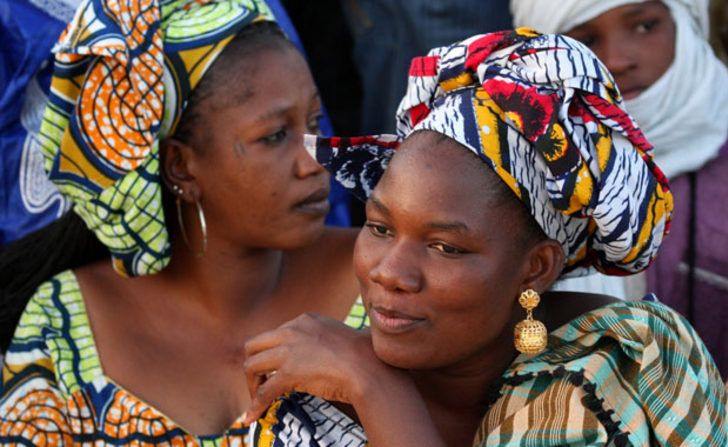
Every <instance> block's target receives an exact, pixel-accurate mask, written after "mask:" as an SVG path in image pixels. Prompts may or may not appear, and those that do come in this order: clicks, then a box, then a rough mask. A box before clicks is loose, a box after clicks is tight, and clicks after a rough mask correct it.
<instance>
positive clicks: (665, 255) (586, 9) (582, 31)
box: [511, 0, 728, 378]
mask: <svg viewBox="0 0 728 447" xmlns="http://www.w3.org/2000/svg"><path fill="white" fill-rule="evenodd" d="M708 6H709V0H661V1H655V0H651V1H645V0H561V1H560V2H559V3H558V5H555V4H554V2H551V1H548V0H511V12H512V13H513V19H514V25H515V26H517V27H520V26H528V27H532V28H536V29H537V30H539V31H541V32H547V33H554V32H558V33H565V34H567V35H569V36H571V37H574V38H576V39H578V40H581V41H582V42H584V43H586V44H587V45H588V46H590V47H591V49H592V50H593V51H594V52H595V53H596V54H597V55H598V56H599V57H600V59H601V60H602V61H604V63H605V65H607V67H608V68H609V70H610V71H611V72H612V73H613V74H614V77H615V80H616V82H617V86H618V87H619V89H620V90H621V92H622V95H623V97H624V99H625V102H626V106H627V110H628V111H629V112H630V113H631V114H632V115H633V116H634V117H635V119H636V120H637V122H639V123H640V125H641V127H642V130H643V131H644V132H645V134H646V135H647V138H648V139H649V140H650V141H651V142H652V143H653V144H654V146H655V162H656V163H657V165H658V166H660V168H661V169H662V170H663V171H664V173H665V174H666V175H667V177H668V178H669V179H670V185H671V189H672V191H673V194H674V195H675V216H674V219H673V225H672V234H671V235H670V236H669V237H668V238H667V240H666V242H665V244H664V245H663V250H662V252H661V255H660V257H658V258H657V260H656V262H655V264H654V265H653V266H652V267H651V268H650V269H649V270H648V271H647V283H648V284H649V290H651V291H654V292H657V293H658V295H659V296H660V298H661V299H662V300H663V301H664V302H666V303H667V304H669V305H670V306H672V307H674V308H675V309H677V310H678V311H680V312H681V313H683V314H684V315H686V316H687V317H688V318H689V319H691V320H692V323H693V324H694V325H695V327H696V328H697V329H698V333H700V335H701V337H703V339H704V340H705V343H706V345H707V346H708V348H709V349H710V350H711V352H712V354H713V355H714V356H715V360H716V363H717V364H718V366H719V368H720V369H721V372H722V374H723V376H724V378H725V377H726V376H727V375H728V344H725V343H724V341H725V340H726V339H727V338H728V328H727V327H726V326H725V324H724V322H725V321H727V320H728V301H726V296H728V255H727V254H726V253H725V247H728V225H726V221H727V220H728V204H727V203H726V202H725V199H723V198H724V197H725V195H726V194H728V141H727V140H728V69H727V68H726V66H725V64H724V63H723V62H722V61H721V60H720V59H718V57H717V56H716V55H715V53H714V52H713V50H712V48H711V46H710V44H709V42H708V36H709V33H710V29H709V15H708ZM721 200H723V202H722V203H721ZM567 281H570V282H563V283H561V284H559V285H557V288H560V289H579V290H588V291H593V292H597V293H603V292H605V291H607V292H609V293H617V292H615V290H614V289H619V288H622V289H623V293H624V295H627V294H628V293H629V289H630V288H631V289H635V287H634V286H635V284H634V283H631V284H628V283H624V282H622V280H621V279H620V278H612V277H606V276H603V275H598V276H597V275H590V276H587V277H582V278H575V279H571V280H567ZM630 286H631V287H630ZM636 288H637V289H643V288H644V282H643V284H637V287H636ZM632 298H634V297H632Z"/></svg>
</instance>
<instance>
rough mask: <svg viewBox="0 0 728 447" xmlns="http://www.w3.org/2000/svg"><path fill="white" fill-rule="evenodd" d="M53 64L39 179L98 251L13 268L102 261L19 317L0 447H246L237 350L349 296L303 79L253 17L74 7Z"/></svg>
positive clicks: (316, 112) (191, 4)
mask: <svg viewBox="0 0 728 447" xmlns="http://www.w3.org/2000/svg"><path fill="white" fill-rule="evenodd" d="M55 52H56V64H55V69H54V77H53V80H52V85H51V96H50V100H49V103H48V105H47V108H46V110H45V114H44V117H43V125H42V130H41V134H42V145H43V151H44V155H45V157H46V167H47V171H48V173H49V176H50V178H51V179H52V180H53V181H54V182H55V183H56V184H57V185H58V187H59V188H60V190H61V191H62V193H63V194H65V195H66V196H67V197H69V198H70V199H71V200H72V201H73V211H74V212H75V213H74V214H71V215H69V217H66V218H65V219H66V220H67V221H69V222H76V221H78V222H80V223H81V224H83V226H84V227H85V226H87V227H88V229H90V230H92V231H93V234H91V236H92V239H91V240H92V241H95V243H93V242H89V241H88V238H87V237H86V234H89V232H88V231H86V230H84V231H85V232H83V231H76V230H74V233H64V234H61V235H60V236H61V237H59V238H58V240H57V241H56V240H51V241H46V246H45V247H44V249H45V252H43V253H40V252H32V253H25V255H26V256H33V257H35V258H36V259H38V260H39V261H44V259H43V258H45V257H46V256H47V257H48V258H49V259H51V260H53V259H56V258H57V256H58V254H57V252H58V251H66V250H68V249H70V250H72V251H78V250H76V248H77V247H80V248H84V249H85V248H86V247H88V248H89V249H91V250H93V253H90V254H85V253H81V255H93V256H95V257H96V258H97V259H99V260H98V261H97V262H92V263H87V262H82V261H80V260H71V261H69V262H70V264H71V266H72V267H74V268H73V269H69V270H66V271H63V272H62V273H59V274H56V275H55V276H53V277H52V278H51V279H50V280H48V281H47V282H45V283H43V284H41V285H40V287H38V288H37V291H35V293H34V294H33V296H32V297H31V298H30V301H29V302H28V301H27V297H26V299H19V301H20V302H22V303H23V304H25V303H28V304H27V307H26V309H25V312H24V313H23V315H22V317H21V319H20V322H19V324H18V327H17V330H16V332H15V336H14V338H13V340H12V342H11V344H10V346H9V348H8V350H7V352H6V356H5V364H4V367H3V372H2V387H0V444H2V445H30V444H33V445H63V444H68V445H71V444H73V445H76V444H79V445H80V444H84V445H85V444H87V443H88V444H94V445H96V444H103V445H127V444H137V443H143V444H155V445H156V444H165V445H166V444H169V445H244V444H245V435H246V433H247V429H246V428H245V427H244V426H243V424H242V419H241V414H242V412H243V409H244V408H245V407H246V406H247V405H248V403H249V402H250V400H249V393H248V390H247V384H246V381H245V378H244V375H243V369H242V361H243V359H244V350H243V346H244V342H245V340H247V339H248V338H250V337H251V336H253V335H255V334H257V333H260V332H262V331H264V330H266V329H269V328H273V327H276V326H278V325H280V324H281V323H283V322H285V321H287V320H289V319H291V318H293V317H294V316H296V315H298V314H300V313H301V312H305V311H316V312H321V313H323V314H327V315H330V316H331V317H334V318H343V317H345V316H346V315H347V312H348V310H349V308H350V307H351V305H352V303H353V302H354V299H355V297H356V295H357V293H358V285H357V282H356V280H355V277H354V275H353V271H352V266H351V262H350V259H351V253H352V248H353V243H354V235H355V232H353V231H347V230H335V229H326V228H324V216H325V214H326V212H327V210H328V208H329V206H328V201H327V195H328V191H329V188H328V176H327V174H326V172H325V170H324V169H323V168H322V167H321V166H320V165H319V164H318V163H316V161H315V160H314V159H313V158H311V156H310V155H309V154H308V153H307V152H306V150H305V148H304V146H303V134H304V133H316V132H317V131H318V119H319V117H320V114H321V104H320V99H319V95H318V93H317V90H316V87H315V85H314V83H313V80H312V78H311V75H310V73H309V71H308V68H307V67H306V63H305V61H304V59H303V58H302V55H301V54H300V53H299V52H298V51H297V50H296V49H295V47H294V46H293V45H292V44H291V43H290V42H289V41H288V40H287V39H286V37H285V36H284V35H283V33H282V32H281V31H280V28H278V26H277V25H276V24H275V23H274V22H273V17H272V15H271V13H270V11H269V10H268V8H267V6H266V5H265V3H263V2H262V1H255V0H218V1H204V0H161V1H157V0H139V1H123V2H119V1H115V0H86V1H84V2H83V3H82V4H81V6H80V8H79V9H78V11H77V12H76V15H75V18H74V20H73V22H72V23H71V24H70V26H69V27H68V28H67V30H66V31H65V33H64V34H63V35H62V36H61V37H60V41H59V43H58V45H57V47H56V49H55ZM175 205H176V206H175ZM78 217H80V219H79V218H78ZM81 219H82V220H81ZM71 236H73V237H78V239H77V240H76V241H71V243H68V240H67V239H68V238H69V237H71ZM96 238H98V241H100V242H101V243H102V244H103V245H101V246H99V243H98V241H96ZM74 243H75V245H74ZM109 253H110V254H111V258H112V262H109V260H108V258H109V256H108V255H109ZM3 256H5V254H3ZM61 256H63V254H61ZM102 258H103V259H102ZM84 259H88V256H87V257H86V258H84ZM41 264H42V265H43V266H45V263H43V262H39V263H38V265H41ZM24 265H26V267H27V264H24ZM43 268H46V267H43ZM127 277H130V278H127ZM45 279H48V278H45ZM23 286H24V285H23ZM34 288H35V287H34ZM4 293H5V291H3V294H4ZM30 294H32V292H30ZM21 298H22V297H21Z"/></svg>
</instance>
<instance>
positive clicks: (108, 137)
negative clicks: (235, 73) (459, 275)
mask: <svg viewBox="0 0 728 447" xmlns="http://www.w3.org/2000/svg"><path fill="white" fill-rule="evenodd" d="M257 20H273V17H272V15H271V14H270V11H269V9H268V8H267V6H266V5H265V3H263V2H262V1H257V0H217V1H210V0H199V1H198V0H129V1H120V0H85V1H84V2H83V3H82V4H81V5H80V6H79V9H78V10H77V11H76V16H75V18H74V20H73V21H72V22H71V23H70V24H69V26H68V28H67V29H66V30H65V32H64V33H63V34H62V35H61V37H60V40H59V42H58V43H57V45H56V47H55V48H54V52H55V53H56V63H55V68H54V74H53V78H52V80H51V91H50V96H49V101H48V105H47V107H46V110H45V113H44V115H43V121H42V124H41V130H40V144H41V150H42V152H43V155H44V157H45V167H46V170H47V171H48V173H49V177H50V179H51V180H52V181H53V182H54V183H55V184H56V185H57V186H58V188H59V189H60V190H61V192H62V193H63V194H64V195H65V196H66V197H69V198H70V199H71V200H72V202H73V204H74V205H73V209H74V211H75V212H76V213H78V214H79V215H80V216H81V217H82V218H83V219H84V221H85V222H86V224H87V225H88V227H89V228H90V229H92V230H93V231H94V232H95V233H96V235H97V237H98V238H99V240H100V241H101V242H102V243H104V245H106V246H107V247H109V249H110V251H111V253H112V257H113V260H114V268H115V269H116V270H117V271H118V272H119V273H121V274H123V275H128V276H136V275H144V274H149V273H154V272H158V271H159V270H161V269H162V268H164V266H166V264H167V263H168V262H169V257H170V254H171V249H170V242H169V238H168V234H167V230H166V227H165V224H164V214H163V211H162V206H161V200H162V196H161V182H160V177H159V154H158V144H159V141H160V140H161V139H162V138H163V137H164V136H166V135H169V134H170V133H171V132H172V131H173V130H174V128H175V125H176V124H177V122H178V120H179V118H180V116H181V112H182V110H183V109H184V107H185V106H186V103H187V99H188V97H189V95H190V92H191V91H192V89H193V88H194V87H195V85H197V82H199V80H200V79H201V78H202V75H203V74H204V73H205V71H206V70H207V69H208V68H209V67H210V65H211V64H212V62H213V61H214V60H215V58H216V57H217V56H218V55H219V54H220V52H221V51H222V50H223V48H224V47H225V45H226V44H227V42H229V41H230V40H231V39H232V38H233V37H234V36H235V34H236V33H237V31H239V30H240V29H242V28H243V27H244V26H246V25H248V24H250V23H252V22H254V21H257Z"/></svg>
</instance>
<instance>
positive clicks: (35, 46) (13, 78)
mask: <svg viewBox="0 0 728 447" xmlns="http://www.w3.org/2000/svg"><path fill="white" fill-rule="evenodd" d="M78 1H79V0H0V36H2V43H1V44H0V178H1V179H2V180H1V181H0V246H3V245H6V244H8V243H10V242H12V241H14V240H16V239H19V238H21V237H22V236H24V235H26V234H28V233H30V232H32V231H35V230H37V229H39V228H41V227H43V226H45V225H47V224H49V223H50V222H52V221H53V220H54V219H56V218H57V217H59V216H61V215H62V214H63V213H64V212H65V211H66V210H68V208H69V205H70V203H69V202H68V201H67V200H65V199H64V198H63V196H61V195H60V193H59V192H58V191H57V190H56V188H55V186H53V184H52V183H51V182H50V181H49V180H48V179H47V177H46V175H45V172H44V170H43V160H42V156H41V155H40V151H39V150H38V149H37V137H36V133H37V132H38V129H39V128H40V117H41V115H42V112H43V108H44V104H45V101H46V99H47V94H48V88H49V84H50V75H51V69H52V64H51V59H52V58H51V53H50V50H51V48H52V47H53V44H54V43H55V42H56V40H57V39H58V37H59V35H60V34H61V32H62V31H63V29H64V27H65V25H66V23H67V22H69V21H70V20H71V19H72V18H73V13H74V10H75V6H76V5H77V4H78ZM268 3H269V6H270V7H271V9H272V11H273V13H274V14H275V16H276V19H277V20H278V23H279V24H280V25H281V28H282V29H283V31H284V32H285V33H286V34H287V35H288V36H289V37H290V39H291V40H292V41H293V43H294V44H295V45H296V46H297V47H298V48H299V49H300V50H301V51H302V52H303V47H302V45H301V42H300V40H299V38H298V35H297V34H296V30H295V29H294V28H293V24H292V23H291V21H290V19H289V18H288V16H287V14H286V12H285V10H284V9H283V6H282V5H281V3H280V1H278V0H269V1H268ZM321 130H322V133H323V134H324V135H332V134H333V129H332V127H331V121H330V120H329V117H328V115H327V114H326V112H325V110H324V118H323V119H322V122H321ZM330 201H331V211H330V213H329V215H328V216H327V217H326V223H327V224H329V225H336V226H348V225H349V224H350V218H349V209H348V202H349V198H348V193H346V192H345V191H344V189H343V188H342V187H341V186H339V185H338V184H335V182H333V181H332V188H331V195H330Z"/></svg>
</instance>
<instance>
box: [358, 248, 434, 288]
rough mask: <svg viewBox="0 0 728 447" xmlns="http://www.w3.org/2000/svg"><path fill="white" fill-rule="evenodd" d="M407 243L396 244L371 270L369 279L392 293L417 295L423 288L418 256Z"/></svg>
mask: <svg viewBox="0 0 728 447" xmlns="http://www.w3.org/2000/svg"><path fill="white" fill-rule="evenodd" d="M406 245H407V244H405V243H395V244H394V245H393V246H392V247H391V248H390V249H389V250H388V251H387V253H386V254H385V255H384V256H383V257H382V258H381V259H380V261H379V262H378V263H377V264H376V265H375V266H374V267H373V268H372V269H371V271H370V272H369V277H370V278H371V280H372V281H373V282H375V283H377V284H379V285H381V286H382V287H383V288H384V289H385V290H388V291H391V292H408V293H416V292H418V291H420V289H421V288H422V282H423V277H422V272H421V270H420V267H419V265H418V263H417V260H418V256H417V254H416V253H415V252H414V250H413V249H412V248H411V247H407V246H406Z"/></svg>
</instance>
